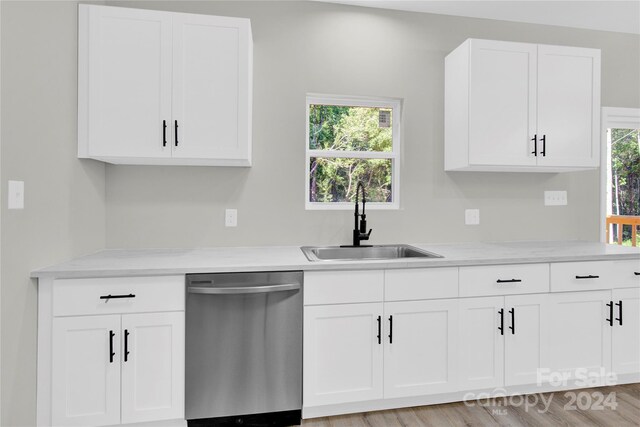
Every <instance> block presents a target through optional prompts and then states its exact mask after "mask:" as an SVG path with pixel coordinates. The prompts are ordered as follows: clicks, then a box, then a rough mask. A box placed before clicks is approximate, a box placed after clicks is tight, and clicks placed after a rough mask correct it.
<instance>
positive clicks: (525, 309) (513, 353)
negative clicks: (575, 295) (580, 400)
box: [504, 294, 549, 386]
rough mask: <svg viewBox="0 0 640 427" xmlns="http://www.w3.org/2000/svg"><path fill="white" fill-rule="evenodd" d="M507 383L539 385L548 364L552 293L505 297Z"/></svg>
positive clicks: (505, 369) (505, 370) (509, 384)
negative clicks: (541, 373)
mask: <svg viewBox="0 0 640 427" xmlns="http://www.w3.org/2000/svg"><path fill="white" fill-rule="evenodd" d="M504 308H505V329H504V334H505V335H504V336H505V360H504V372H505V381H504V382H505V385H507V386H513V385H522V384H536V383H537V379H538V369H540V368H543V367H546V366H547V360H546V357H547V354H548V346H547V333H548V327H547V323H548V320H549V314H548V310H549V295H548V294H539V295H517V296H515V295H514V296H508V297H505V304H504Z"/></svg>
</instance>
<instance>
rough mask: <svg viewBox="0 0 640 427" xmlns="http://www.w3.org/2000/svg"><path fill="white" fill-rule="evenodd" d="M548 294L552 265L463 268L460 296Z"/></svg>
mask: <svg viewBox="0 0 640 427" xmlns="http://www.w3.org/2000/svg"><path fill="white" fill-rule="evenodd" d="M542 292H549V264H508V265H487V266H475V267H460V296H461V297H471V296H485V295H487V296H488V295H514V294H534V293H542Z"/></svg>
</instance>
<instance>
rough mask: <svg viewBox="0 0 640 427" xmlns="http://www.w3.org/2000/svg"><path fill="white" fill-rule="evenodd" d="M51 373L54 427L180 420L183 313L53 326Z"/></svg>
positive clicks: (63, 321) (74, 320)
mask: <svg viewBox="0 0 640 427" xmlns="http://www.w3.org/2000/svg"><path fill="white" fill-rule="evenodd" d="M53 367H54V369H53V377H52V391H53V395H52V400H53V411H52V412H53V413H52V420H53V425H56V426H59V425H60V426H61V425H66V426H88V425H94V426H97V425H110V424H120V423H122V424H128V423H136V422H144V421H153V420H167V419H175V418H181V417H182V416H183V414H184V409H183V408H184V402H183V396H184V381H183V379H184V372H183V371H184V313H182V312H170V313H143V314H125V315H122V316H121V315H117V314H112V315H108V316H79V317H58V318H55V319H54V321H53Z"/></svg>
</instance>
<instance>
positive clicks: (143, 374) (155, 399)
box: [122, 312, 184, 423]
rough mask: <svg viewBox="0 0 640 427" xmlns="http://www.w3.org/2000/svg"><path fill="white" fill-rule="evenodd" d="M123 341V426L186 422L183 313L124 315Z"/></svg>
mask: <svg viewBox="0 0 640 427" xmlns="http://www.w3.org/2000/svg"><path fill="white" fill-rule="evenodd" d="M122 340H123V347H122V351H123V353H122V423H137V422H144V421H154V420H166V419H174V418H183V417H184V312H169V313H148V314H126V315H123V316H122ZM127 352H128V353H127Z"/></svg>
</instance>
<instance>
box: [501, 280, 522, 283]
mask: <svg viewBox="0 0 640 427" xmlns="http://www.w3.org/2000/svg"><path fill="white" fill-rule="evenodd" d="M520 282H522V280H520V279H506V280H503V279H498V280H496V283H520Z"/></svg>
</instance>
